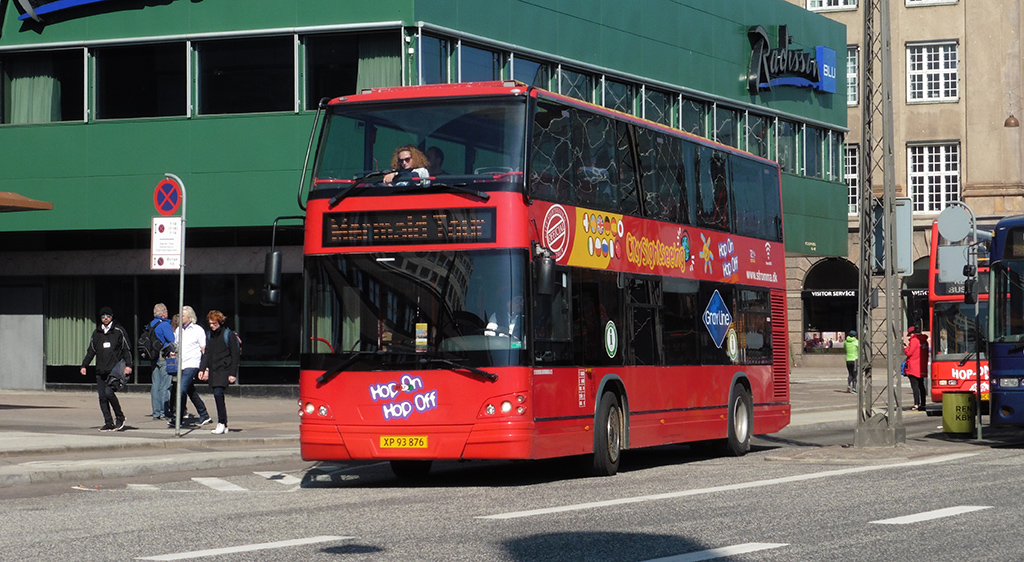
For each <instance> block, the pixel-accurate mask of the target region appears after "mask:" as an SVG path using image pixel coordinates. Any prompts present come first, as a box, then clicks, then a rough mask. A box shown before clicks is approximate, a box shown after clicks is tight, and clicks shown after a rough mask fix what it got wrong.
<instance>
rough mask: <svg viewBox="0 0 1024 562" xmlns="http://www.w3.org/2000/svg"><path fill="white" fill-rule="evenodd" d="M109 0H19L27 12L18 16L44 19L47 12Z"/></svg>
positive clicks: (37, 19) (36, 19)
mask: <svg viewBox="0 0 1024 562" xmlns="http://www.w3.org/2000/svg"><path fill="white" fill-rule="evenodd" d="M106 1H107V0H17V2H18V5H19V6H21V10H22V11H23V12H25V13H23V14H21V15H20V16H18V19H19V20H27V19H33V20H35V21H40V22H41V21H43V17H42V16H45V15H46V14H52V13H54V12H59V11H61V10H66V9H68V8H77V7H78V6H85V5H86V4H95V3H96V2H106Z"/></svg>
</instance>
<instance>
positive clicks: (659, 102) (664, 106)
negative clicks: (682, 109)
mask: <svg viewBox="0 0 1024 562" xmlns="http://www.w3.org/2000/svg"><path fill="white" fill-rule="evenodd" d="M672 97H673V96H671V95H670V94H666V93H665V92H659V91H658V90H652V89H650V88H644V115H643V117H644V119H648V120H650V121H654V122H655V123H661V124H663V125H668V126H670V127H671V126H672Z"/></svg>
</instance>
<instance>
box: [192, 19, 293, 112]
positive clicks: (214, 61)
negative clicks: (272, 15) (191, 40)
mask: <svg viewBox="0 0 1024 562" xmlns="http://www.w3.org/2000/svg"><path fill="white" fill-rule="evenodd" d="M293 41H294V40H293V38H292V36H291V35H287V36H282V37H260V38H256V39H233V40H224V41H209V42H205V43H200V44H199V45H198V51H199V113H201V114H207V115H209V114H221V113H259V112H267V111H289V110H292V109H293V108H294V107H295V102H294V100H295V85H294V84H295V69H294V64H293V61H294V58H295V56H294V48H293V45H294V43H293Z"/></svg>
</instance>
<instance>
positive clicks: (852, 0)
mask: <svg viewBox="0 0 1024 562" xmlns="http://www.w3.org/2000/svg"><path fill="white" fill-rule="evenodd" d="M829 2H832V3H834V5H831V6H829V5H827V4H828V3H829ZM857 6H858V2H857V0H807V9H808V10H809V11H811V12H842V11H850V10H856V9H857Z"/></svg>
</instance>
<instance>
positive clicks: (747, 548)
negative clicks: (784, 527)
mask: <svg viewBox="0 0 1024 562" xmlns="http://www.w3.org/2000/svg"><path fill="white" fill-rule="evenodd" d="M783 546H789V545H788V544H786V543H774V542H748V543H744V544H737V545H733V546H723V547H722V548H712V549H711V550H700V551H697V552H687V553H686V554H677V555H676V556H666V557H665V558H655V559H653V560H647V561H646V562H698V561H699V560H714V559H715V558H724V557H726V556H733V555H736V554H746V553H748V552H758V551H760V550H771V549H773V548H781V547H783Z"/></svg>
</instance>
